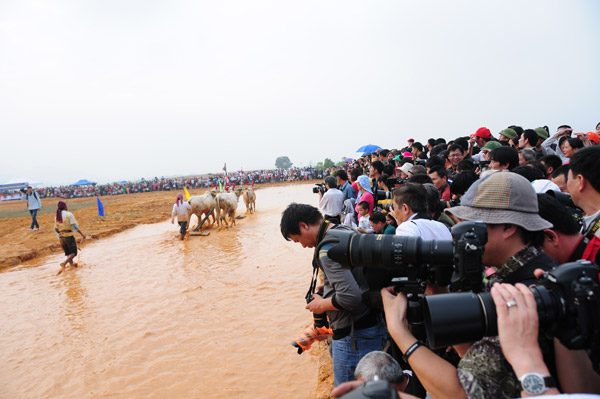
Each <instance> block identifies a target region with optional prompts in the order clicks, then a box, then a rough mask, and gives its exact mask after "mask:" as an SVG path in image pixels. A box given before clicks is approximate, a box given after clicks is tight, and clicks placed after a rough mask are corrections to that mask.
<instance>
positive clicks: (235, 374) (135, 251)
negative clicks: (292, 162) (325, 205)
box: [0, 185, 317, 398]
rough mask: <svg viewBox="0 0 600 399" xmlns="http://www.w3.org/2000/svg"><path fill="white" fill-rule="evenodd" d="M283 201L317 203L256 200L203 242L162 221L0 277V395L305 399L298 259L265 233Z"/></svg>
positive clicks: (312, 384) (304, 189) (298, 191)
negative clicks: (74, 258) (63, 267)
mask: <svg viewBox="0 0 600 399" xmlns="http://www.w3.org/2000/svg"><path fill="white" fill-rule="evenodd" d="M292 201H296V202H304V203H310V204H313V205H316V204H317V198H316V196H315V195H314V194H312V192H311V185H291V186H283V187H272V188H266V189H260V190H257V201H256V209H257V211H256V213H255V214H253V215H248V216H247V217H246V218H245V219H243V220H240V221H238V223H239V225H238V226H235V227H233V228H231V229H229V230H225V229H223V230H219V229H211V230H210V231H211V234H210V235H209V236H207V237H189V238H188V239H186V240H185V241H179V240H177V239H176V238H175V237H176V234H177V225H172V224H171V223H169V222H168V221H165V222H164V223H158V224H152V225H141V226H138V227H136V228H134V229H132V230H129V231H127V232H124V233H121V234H118V235H115V236H112V237H110V238H107V239H102V240H100V241H95V242H90V243H86V244H84V246H83V248H82V251H81V253H80V262H81V263H82V266H81V267H80V268H77V269H73V270H68V271H66V272H65V273H63V274H61V275H59V276H56V272H57V271H58V269H59V266H58V263H59V262H60V261H61V260H62V259H63V258H64V257H63V256H59V255H53V256H49V257H46V258H41V259H38V260H36V261H34V262H30V263H28V264H25V265H22V266H18V267H14V268H11V269H5V270H3V271H1V272H0V298H2V299H1V300H2V305H1V306H0V359H2V366H1V367H2V369H1V370H0V397H1V398H228V397H237V398H313V397H314V394H315V388H316V381H317V361H316V357H315V356H313V355H311V354H310V353H305V354H303V355H301V356H299V355H298V354H297V353H296V352H295V350H294V349H293V348H292V346H291V345H290V342H291V340H292V339H293V338H294V337H295V336H297V335H298V334H299V333H300V332H301V331H302V330H303V329H304V328H305V327H306V326H307V324H308V323H309V322H310V320H311V316H310V313H308V311H307V310H304V304H305V302H304V299H303V297H304V294H305V293H306V290H307V288H308V284H309V282H310V275H311V265H310V259H311V255H312V253H311V250H308V249H303V248H301V247H300V246H299V245H297V244H293V243H291V242H286V241H285V240H284V239H283V238H282V236H281V233H280V231H279V219H280V216H281V212H282V210H283V209H284V208H285V206H286V205H287V204H288V203H290V202H292ZM245 210H246V209H245V206H244V204H243V203H242V201H240V206H239V208H238V211H239V212H238V213H239V214H244V212H245ZM82 227H83V226H82Z"/></svg>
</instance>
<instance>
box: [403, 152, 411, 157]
mask: <svg viewBox="0 0 600 399" xmlns="http://www.w3.org/2000/svg"><path fill="white" fill-rule="evenodd" d="M402 156H403V157H404V158H412V154H411V153H410V152H408V151H406V152H405V153H404V154H402Z"/></svg>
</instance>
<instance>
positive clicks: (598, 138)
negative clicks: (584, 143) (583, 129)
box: [587, 132, 600, 144]
mask: <svg viewBox="0 0 600 399" xmlns="http://www.w3.org/2000/svg"><path fill="white" fill-rule="evenodd" d="M587 136H588V139H590V141H591V142H592V143H594V144H599V142H600V136H598V133H596V132H587Z"/></svg>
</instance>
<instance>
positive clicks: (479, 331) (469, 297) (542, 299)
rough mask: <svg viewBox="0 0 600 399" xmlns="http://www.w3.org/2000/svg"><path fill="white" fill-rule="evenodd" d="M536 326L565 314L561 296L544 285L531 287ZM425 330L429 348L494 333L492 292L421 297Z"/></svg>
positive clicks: (550, 322)
mask: <svg viewBox="0 0 600 399" xmlns="http://www.w3.org/2000/svg"><path fill="white" fill-rule="evenodd" d="M531 290H532V291H533V296H534V298H535V301H536V304H537V310H538V315H539V320H540V322H539V325H540V328H541V329H543V328H545V327H549V326H550V325H552V324H553V323H554V322H556V321H558V320H560V319H561V318H562V317H564V315H565V306H564V303H563V301H562V299H561V297H560V296H559V295H558V294H557V293H555V292H552V291H550V290H548V289H547V288H545V287H532V288H531ZM424 312H425V329H426V331H427V339H428V340H429V344H430V345H431V347H433V348H442V347H446V346H452V345H458V344H465V343H469V342H476V341H479V340H480V339H481V338H483V337H493V336H496V335H498V320H497V314H496V305H495V304H494V300H493V299H492V294H490V293H489V292H484V293H481V294H474V293H472V292H458V293H452V294H441V295H430V296H427V297H426V298H425V304H424Z"/></svg>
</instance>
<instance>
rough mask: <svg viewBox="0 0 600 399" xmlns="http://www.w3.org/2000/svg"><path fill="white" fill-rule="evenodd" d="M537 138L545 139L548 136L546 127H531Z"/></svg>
mask: <svg viewBox="0 0 600 399" xmlns="http://www.w3.org/2000/svg"><path fill="white" fill-rule="evenodd" d="M533 130H534V131H535V132H536V133H537V135H538V137H539V138H541V139H544V140H546V139H547V138H548V136H549V135H548V132H547V131H546V129H544V128H543V127H536V128H535V129H533Z"/></svg>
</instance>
